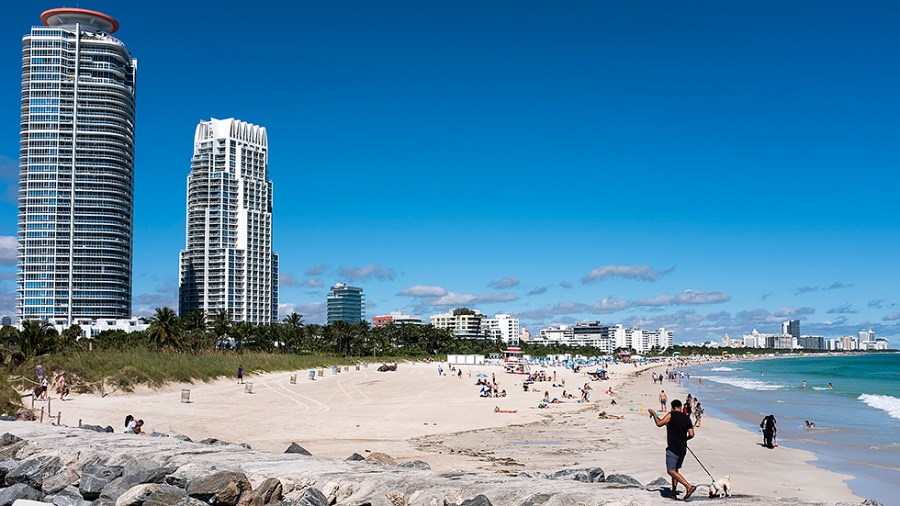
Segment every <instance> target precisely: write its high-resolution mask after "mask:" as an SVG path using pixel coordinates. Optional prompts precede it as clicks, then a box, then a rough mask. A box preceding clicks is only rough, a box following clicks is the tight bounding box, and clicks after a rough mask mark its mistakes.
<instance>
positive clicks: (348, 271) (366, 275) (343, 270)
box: [338, 264, 394, 281]
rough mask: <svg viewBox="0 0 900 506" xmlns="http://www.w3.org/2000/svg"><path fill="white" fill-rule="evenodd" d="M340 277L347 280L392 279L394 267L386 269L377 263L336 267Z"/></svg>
mask: <svg viewBox="0 0 900 506" xmlns="http://www.w3.org/2000/svg"><path fill="white" fill-rule="evenodd" d="M338 272H339V273H340V275H341V277H343V278H345V279H347V280H348V281H368V280H370V279H373V278H374V279H377V280H379V281H388V280H391V279H394V269H388V268H386V267H382V266H380V265H378V264H369V265H364V266H362V267H343V266H341V267H340V268H338Z"/></svg>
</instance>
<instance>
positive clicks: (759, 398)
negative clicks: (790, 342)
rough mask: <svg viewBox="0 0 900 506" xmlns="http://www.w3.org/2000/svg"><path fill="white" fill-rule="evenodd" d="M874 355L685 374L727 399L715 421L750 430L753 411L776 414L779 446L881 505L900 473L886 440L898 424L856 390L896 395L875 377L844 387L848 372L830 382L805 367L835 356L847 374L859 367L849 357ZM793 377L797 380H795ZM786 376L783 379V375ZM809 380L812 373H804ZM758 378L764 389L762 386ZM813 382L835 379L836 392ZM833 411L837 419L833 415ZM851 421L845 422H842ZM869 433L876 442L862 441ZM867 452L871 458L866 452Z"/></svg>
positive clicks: (892, 439)
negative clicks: (805, 454) (806, 455)
mask: <svg viewBox="0 0 900 506" xmlns="http://www.w3.org/2000/svg"><path fill="white" fill-rule="evenodd" d="M875 355H881V353H879V354H872V353H843V354H831V355H826V354H816V355H809V356H808V357H807V358H808V359H810V360H812V361H813V362H811V363H810V364H809V365H808V366H803V368H794V366H784V365H782V366H779V365H776V364H777V362H775V361H774V360H769V361H767V362H769V364H768V365H766V364H759V365H758V366H757V367H759V369H756V368H754V366H752V365H747V366H743V367H740V366H738V365H737V364H738V363H739V362H745V363H746V361H733V364H735V368H736V369H735V370H736V371H739V372H732V371H730V370H726V371H716V370H715V369H711V368H709V367H705V368H702V369H699V370H696V369H693V368H692V369H688V371H689V372H690V373H691V381H692V382H693V381H694V376H695V375H696V376H698V377H702V378H703V387H704V389H706V388H707V384H708V385H709V389H708V390H707V391H708V393H707V394H706V395H708V396H710V397H713V396H715V397H718V398H723V397H725V398H728V399H729V400H730V401H731V402H730V403H729V405H727V406H726V405H723V406H715V405H713V407H712V411H713V413H714V414H715V415H716V416H717V417H719V418H722V419H725V420H728V421H730V422H732V423H736V424H737V425H739V426H741V427H743V428H745V429H748V430H751V431H752V430H753V429H754V428H755V425H756V420H757V419H758V418H762V416H763V415H762V414H759V415H758V418H755V415H756V413H755V409H757V408H760V407H762V406H769V407H768V408H766V409H768V410H771V412H772V413H774V414H776V415H777V416H778V420H779V422H781V423H780V424H779V425H780V427H779V436H780V437H779V442H780V446H779V448H792V449H793V448H796V449H801V450H804V451H809V452H812V453H814V454H815V455H816V459H814V460H812V461H810V464H812V465H814V466H816V467H818V468H820V469H825V470H828V471H832V472H839V473H843V474H848V475H851V476H852V478H850V479H849V480H847V485H848V487H850V489H851V490H852V491H853V492H854V493H855V494H857V495H858V496H863V497H872V498H874V499H882V500H883V499H884V498H886V497H890V496H891V494H892V493H893V491H894V490H895V489H896V485H895V484H896V478H897V476H898V475H897V473H898V472H900V468H898V467H897V466H896V462H897V461H896V460H893V461H892V460H891V458H892V457H891V455H894V457H896V455H897V453H896V449H894V448H895V446H896V444H897V443H895V442H896V438H895V437H891V436H890V434H892V433H894V432H893V431H894V428H895V427H897V426H898V425H897V423H898V422H896V418H897V417H896V416H891V417H890V418H888V414H887V413H885V412H882V411H884V409H883V408H882V407H876V406H872V405H868V406H866V405H863V404H862V403H861V401H860V398H861V397H860V395H861V394H860V393H859V392H869V391H870V388H871V389H873V390H871V391H875V392H879V395H883V394H887V395H895V396H896V389H888V390H883V388H884V387H879V386H878V385H879V383H877V382H878V381H879V380H878V379H876V378H872V379H871V380H869V381H875V382H876V383H875V384H865V383H857V384H849V385H848V383H847V378H854V375H852V374H849V373H847V372H844V375H843V376H840V377H838V378H835V379H832V378H830V377H825V378H824V379H823V376H821V375H820V376H818V377H815V376H813V377H808V376H807V374H806V371H805V370H804V369H808V370H809V371H813V370H821V369H817V368H820V367H822V365H821V364H822V363H821V362H819V360H826V359H827V360H832V359H834V360H832V361H831V362H830V364H831V365H834V364H843V363H844V362H843V360H849V361H851V362H847V363H846V364H845V365H844V366H841V367H849V368H851V369H845V371H850V370H852V368H853V367H854V366H853V365H852V364H854V363H857V362H853V361H854V360H855V359H859V360H862V361H866V360H868V359H874V358H876V357H875ZM864 357H865V358H864ZM777 358H782V357H769V359H777ZM784 358H788V357H784ZM790 358H799V357H790ZM751 362H752V361H751ZM864 363H867V362H864ZM785 367H788V368H787V369H785ZM748 369H749V370H751V371H754V372H753V373H752V375H750V374H749V373H748V372H747V371H748ZM761 371H762V372H764V373H765V377H764V378H762V377H760V372H761ZM798 372H799V373H800V376H797V373H798ZM770 374H772V376H770ZM785 374H787V375H788V376H787V377H786V376H784V375H785ZM710 375H712V376H710ZM812 375H813V373H811V372H810V376H812ZM720 377H721V378H720ZM807 377H808V378H809V379H810V380H811V381H810V389H809V390H807V389H802V390H801V389H800V383H801V380H804V381H805V380H806V379H807ZM707 378H709V383H707ZM723 379H724V380H725V381H723ZM839 380H840V381H839ZM763 381H765V382H766V384H763V383H762V382H763ZM816 381H818V382H819V384H820V385H821V384H826V383H827V382H829V381H834V382H835V385H836V386H835V390H834V391H833V392H832V391H831V390H829V389H826V388H822V387H821V386H816ZM795 382H796V384H795ZM888 398H889V397H888ZM866 404H868V403H866ZM873 409H874V411H873ZM879 410H880V411H879ZM760 411H761V410H760ZM767 412H769V411H767ZM832 413H834V414H836V415H837V416H836V417H831V416H830V415H831V414H832ZM891 418H894V419H895V420H891ZM804 419H809V420H813V421H814V422H819V423H818V427H817V428H816V429H813V430H810V429H809V428H805V427H803V422H804ZM850 420H852V423H851V424H848V423H846V422H848V421H850ZM885 420H886V421H885ZM842 422H843V423H842ZM782 428H783V430H782ZM878 431H880V432H878ZM867 433H871V434H872V436H871V437H873V438H874V439H870V438H869V437H866V436H864V434H867ZM781 436H783V438H782V437H781ZM873 451H874V452H876V453H872V452H873ZM879 452H880V453H879ZM891 462H894V463H893V464H892V463H891Z"/></svg>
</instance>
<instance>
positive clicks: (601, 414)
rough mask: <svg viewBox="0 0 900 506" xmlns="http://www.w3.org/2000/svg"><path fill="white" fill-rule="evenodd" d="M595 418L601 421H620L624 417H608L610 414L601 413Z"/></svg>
mask: <svg viewBox="0 0 900 506" xmlns="http://www.w3.org/2000/svg"><path fill="white" fill-rule="evenodd" d="M597 418H600V419H602V420H610V419H613V420H621V419H623V418H625V417H624V416H623V415H610V414H609V413H607V412H606V411H601V412H600V414H599V415H597Z"/></svg>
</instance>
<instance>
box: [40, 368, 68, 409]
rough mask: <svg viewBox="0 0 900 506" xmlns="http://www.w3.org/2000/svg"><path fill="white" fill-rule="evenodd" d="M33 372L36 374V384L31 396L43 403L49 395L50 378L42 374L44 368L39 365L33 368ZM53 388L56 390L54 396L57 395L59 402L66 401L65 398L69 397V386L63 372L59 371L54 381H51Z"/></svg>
mask: <svg viewBox="0 0 900 506" xmlns="http://www.w3.org/2000/svg"><path fill="white" fill-rule="evenodd" d="M35 372H36V373H37V379H38V383H37V385H35V387H34V389H33V390H32V392H31V394H32V395H33V396H34V398H35V399H39V400H43V401H45V400H47V398H48V396H49V395H50V394H49V391H50V378H49V377H48V376H47V375H45V374H44V368H43V367H42V366H40V365H39V366H37V367H36V368H35ZM53 388H54V390H56V394H57V395H59V400H61V401H64V400H66V396H67V395H69V384H68V382H67V381H66V373H65V371H61V372H60V373H59V374H58V375H57V376H56V379H55V380H53Z"/></svg>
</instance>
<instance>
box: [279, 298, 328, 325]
mask: <svg viewBox="0 0 900 506" xmlns="http://www.w3.org/2000/svg"><path fill="white" fill-rule="evenodd" d="M291 313H297V314H300V315H303V321H304V322H306V323H316V324H324V323H325V321H326V320H327V308H326V306H325V303H324V302H310V303H307V304H295V303H293V302H283V303H279V304H278V318H279V319H283V318H285V317H286V316H287V315H289V314H291Z"/></svg>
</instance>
